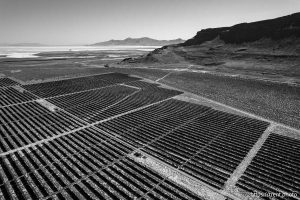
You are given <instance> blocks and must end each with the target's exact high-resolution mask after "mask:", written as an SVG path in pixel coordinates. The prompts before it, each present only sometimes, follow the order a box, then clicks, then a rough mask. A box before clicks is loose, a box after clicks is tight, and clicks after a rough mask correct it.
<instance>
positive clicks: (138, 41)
mask: <svg viewBox="0 0 300 200" xmlns="http://www.w3.org/2000/svg"><path fill="white" fill-rule="evenodd" d="M183 42H185V40H182V39H180V38H178V39H175V40H155V39H152V38H148V37H142V38H126V39H124V40H109V41H105V42H99V43H96V44H92V45H91V46H165V45H171V44H179V43H183Z"/></svg>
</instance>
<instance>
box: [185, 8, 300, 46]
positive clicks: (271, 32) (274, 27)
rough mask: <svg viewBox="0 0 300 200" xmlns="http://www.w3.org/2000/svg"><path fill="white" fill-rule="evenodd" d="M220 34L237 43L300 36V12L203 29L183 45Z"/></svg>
mask: <svg viewBox="0 0 300 200" xmlns="http://www.w3.org/2000/svg"><path fill="white" fill-rule="evenodd" d="M218 36H219V37H220V39H221V40H223V41H224V42H225V43H235V44H240V43H244V42H254V41H257V40H259V39H262V38H270V39H273V40H280V39H284V38H288V37H292V36H294V37H300V13H294V14H292V15H288V16H284V17H279V18H275V19H269V20H263V21H258V22H252V23H241V24H237V25H234V26H231V27H222V28H209V29H203V30H201V31H199V32H197V34H196V36H195V37H193V38H192V39H189V40H187V41H186V42H184V43H183V44H182V45H183V46H191V45H198V44H202V43H203V42H205V41H210V40H213V39H214V38H216V37H218Z"/></svg>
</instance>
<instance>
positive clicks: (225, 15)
mask: <svg viewBox="0 0 300 200" xmlns="http://www.w3.org/2000/svg"><path fill="white" fill-rule="evenodd" d="M295 12H300V0H0V43H19V42H37V43H45V44H89V43H94V42H99V41H105V40H109V39H124V38H126V37H142V36H148V37H152V38H156V39H175V38H179V37H180V38H183V39H188V38H191V37H193V36H194V35H195V34H196V32H197V31H199V30H201V29H203V28H209V27H219V26H230V25H234V24H236V23H241V22H252V21H257V20H262V19H268V18H274V17H280V16H284V15H287V14H292V13H295Z"/></svg>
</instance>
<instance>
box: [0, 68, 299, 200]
mask: <svg viewBox="0 0 300 200" xmlns="http://www.w3.org/2000/svg"><path fill="white" fill-rule="evenodd" d="M16 85H18V86H17V87H15V86H16ZM0 87H1V88H0V100H1V101H0V131H1V132H0V198H4V199H9V198H10V199H201V198H200V197H199V196H197V195H196V194H194V193H193V192H191V191H189V190H187V189H185V188H183V187H181V186H179V185H178V184H176V183H175V182H173V181H171V180H169V179H168V178H166V177H164V176H162V175H161V174H159V173H158V172H156V171H154V170H153V169H150V168H148V167H145V166H144V165H142V164H139V163H137V162H136V161H134V160H133V159H132V157H131V155H132V154H133V153H134V152H136V150H137V149H139V151H141V152H142V153H144V154H145V155H147V156H151V157H153V158H156V159H157V160H160V162H163V163H166V164H168V165H169V166H170V167H173V168H174V169H176V170H178V171H179V172H181V173H182V174H188V175H189V176H190V177H194V179H195V180H198V181H200V182H202V183H205V184H207V185H208V186H210V187H213V188H215V190H222V189H223V188H224V184H225V183H226V181H227V180H228V179H229V178H230V176H231V174H232V173H233V172H234V170H236V168H237V167H238V165H239V164H240V163H241V162H242V161H243V159H244V158H245V156H246V155H247V153H248V152H249V151H250V150H251V148H252V147H253V145H254V144H255V143H256V142H257V140H258V139H259V138H260V137H261V136H262V134H263V133H264V131H265V130H266V128H267V127H268V126H269V123H267V122H264V121H261V120H256V119H252V118H247V117H242V116H238V115H234V114H229V113H226V112H222V111H218V110H215V109H213V108H210V107H207V106H202V105H198V104H193V103H188V102H185V101H181V100H176V99H173V97H174V96H177V95H180V94H182V92H180V91H176V90H171V89H166V88H162V87H160V85H159V84H153V83H149V82H144V81H142V80H141V79H139V78H136V77H131V76H129V75H126V74H121V73H110V74H102V75H94V76H86V77H78V78H73V79H65V80H58V81H52V82H43V83H37V84H28V85H20V84H19V83H17V82H15V81H13V80H11V79H9V78H4V79H3V80H2V79H0ZM41 99H43V100H42V103H41ZM43 102H44V103H45V102H46V103H47V104H49V105H45V104H43ZM48 106H50V107H51V106H53V107H54V108H56V109H51V108H49V107H48ZM298 143H299V140H295V139H294V140H293V139H291V138H288V137H283V136H279V135H276V134H271V136H270V137H269V138H268V140H267V141H266V143H265V144H264V146H263V147H262V149H261V150H260V151H259V152H258V155H257V156H256V157H255V158H254V160H253V161H252V162H251V164H250V165H249V166H248V168H247V170H246V172H245V173H244V175H243V176H242V177H241V178H240V179H239V181H238V182H237V186H238V187H240V188H242V189H244V190H246V191H249V192H253V191H268V192H274V191H280V192H295V193H296V194H299V191H300V190H299V188H300V184H299V183H300V181H299V180H300V179H299V180H298V177H300V176H299V174H298V172H299V169H298V168H299V166H300V165H299V161H300V160H299V153H293V152H299V150H300V149H299V148H298V147H300V146H299V144H298ZM291 199H293V197H291Z"/></svg>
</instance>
